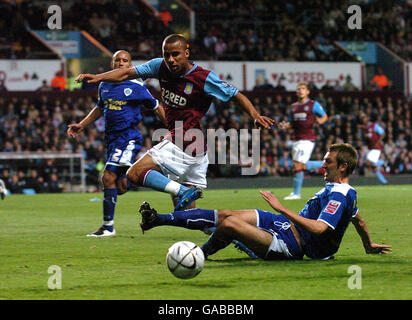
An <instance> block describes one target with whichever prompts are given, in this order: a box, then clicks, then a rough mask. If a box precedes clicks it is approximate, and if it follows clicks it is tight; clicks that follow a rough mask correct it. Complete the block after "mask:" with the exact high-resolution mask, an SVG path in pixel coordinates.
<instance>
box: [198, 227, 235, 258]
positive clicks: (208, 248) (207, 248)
mask: <svg viewBox="0 0 412 320" xmlns="http://www.w3.org/2000/svg"><path fill="white" fill-rule="evenodd" d="M230 243H231V241H224V240H221V239H219V238H217V237H216V236H215V234H214V233H213V234H212V235H211V236H210V237H209V239H208V240H207V241H206V242H205V243H204V244H203V245H202V246H201V247H200V248H201V249H202V251H203V253H204V254H205V255H206V256H210V255H212V254H214V253H216V252H217V251H219V250H221V249H223V248H226V247H227V246H228V245H229V244H230Z"/></svg>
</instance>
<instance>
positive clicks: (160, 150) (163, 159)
mask: <svg viewBox="0 0 412 320" xmlns="http://www.w3.org/2000/svg"><path fill="white" fill-rule="evenodd" d="M147 154H149V155H150V156H151V157H152V158H153V160H154V162H155V163H156V164H157V165H158V166H159V167H160V169H162V171H163V174H164V175H165V176H166V177H168V178H169V179H172V180H173V181H177V182H179V183H181V184H187V185H192V186H197V187H199V188H202V189H205V188H206V187H207V180H206V174H207V167H208V165H209V158H208V156H207V153H205V155H202V156H199V157H192V156H191V155H188V154H187V153H185V152H184V151H183V150H182V149H180V148H179V147H178V146H176V145H175V144H174V143H173V142H171V141H170V140H166V139H165V140H163V141H162V142H160V143H158V144H157V145H155V146H154V147H152V148H151V149H150V150H149V151H147Z"/></svg>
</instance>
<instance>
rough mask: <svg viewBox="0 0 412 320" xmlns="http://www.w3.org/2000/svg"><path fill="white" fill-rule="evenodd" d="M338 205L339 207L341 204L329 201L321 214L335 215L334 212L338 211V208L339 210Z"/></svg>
mask: <svg viewBox="0 0 412 320" xmlns="http://www.w3.org/2000/svg"><path fill="white" fill-rule="evenodd" d="M340 205H341V202H339V201H336V200H329V202H328V204H327V205H326V207H325V209H324V210H323V212H326V213H329V214H335V213H336V211H338V208H339V206H340Z"/></svg>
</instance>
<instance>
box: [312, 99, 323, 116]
mask: <svg viewBox="0 0 412 320" xmlns="http://www.w3.org/2000/svg"><path fill="white" fill-rule="evenodd" d="M313 113H314V114H316V115H317V116H318V117H323V116H324V115H325V114H326V112H325V110H324V109H323V108H322V106H321V105H320V103H319V102H317V101H315V103H314V104H313Z"/></svg>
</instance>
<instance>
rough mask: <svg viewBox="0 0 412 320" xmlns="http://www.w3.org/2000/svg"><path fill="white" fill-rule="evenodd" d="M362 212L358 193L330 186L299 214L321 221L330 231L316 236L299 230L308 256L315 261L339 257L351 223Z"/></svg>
mask: <svg viewBox="0 0 412 320" xmlns="http://www.w3.org/2000/svg"><path fill="white" fill-rule="evenodd" d="M358 211H359V210H358V207H357V199H356V191H355V189H353V188H352V187H351V186H350V185H348V184H345V183H327V184H326V185H325V187H324V188H323V189H322V190H320V191H319V192H317V193H316V194H315V196H314V197H313V198H312V199H310V200H309V201H308V202H307V203H306V205H305V207H304V208H303V209H302V210H301V211H300V212H299V215H301V216H303V217H305V218H308V219H313V220H320V221H322V222H324V223H326V224H327V225H328V227H329V228H328V229H327V230H326V231H325V232H324V233H322V234H320V235H315V234H312V233H310V232H308V231H306V230H305V229H303V228H301V227H299V226H296V228H297V229H298V231H299V233H300V236H301V239H302V240H303V242H304V248H303V249H304V253H305V254H306V255H307V256H308V257H310V258H313V259H323V258H327V257H329V256H331V255H332V254H334V253H336V252H337V251H338V248H339V245H340V243H341V241H342V238H343V235H344V233H345V231H346V228H347V227H348V224H349V222H350V221H351V220H352V218H354V217H355V216H356V214H357V213H358Z"/></svg>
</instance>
